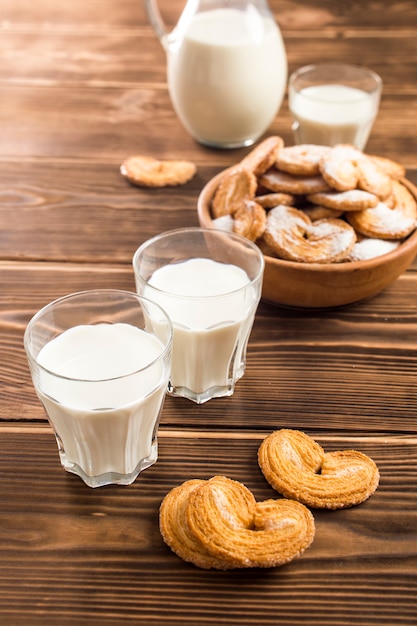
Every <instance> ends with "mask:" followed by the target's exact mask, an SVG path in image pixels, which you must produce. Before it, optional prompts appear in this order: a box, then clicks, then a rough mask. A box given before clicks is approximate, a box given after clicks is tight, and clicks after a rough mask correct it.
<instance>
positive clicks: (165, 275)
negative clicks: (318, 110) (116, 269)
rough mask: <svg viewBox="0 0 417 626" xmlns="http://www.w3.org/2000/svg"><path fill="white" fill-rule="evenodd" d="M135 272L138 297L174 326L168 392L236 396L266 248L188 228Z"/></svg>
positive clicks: (147, 253) (160, 242) (141, 254)
mask: <svg viewBox="0 0 417 626" xmlns="http://www.w3.org/2000/svg"><path fill="white" fill-rule="evenodd" d="M133 267H134V272H135V279H136V288H137V291H138V293H139V294H141V295H144V296H146V297H148V298H150V299H152V300H153V301H155V302H158V303H159V304H160V305H161V306H162V307H163V308H164V310H165V311H166V312H167V313H168V315H169V317H170V318H171V321H172V324H173V329H174V339H173V346H172V368H171V376H170V380H169V385H168V393H169V394H171V395H174V396H182V397H185V398H188V399H190V400H193V401H194V402H196V403H198V404H201V403H203V402H207V400H210V399H211V398H216V397H221V396H230V395H232V394H233V391H234V388H235V384H236V382H237V381H238V380H239V379H240V378H241V377H242V376H243V373H244V371H245V364H246V347H247V343H248V340H249V335H250V332H251V329H252V325H253V322H254V317H255V312H256V309H257V306H258V303H259V300H260V297H261V288H262V278H263V270H264V258H263V255H262V253H261V252H260V250H259V248H258V247H257V246H256V245H255V244H253V243H252V242H250V241H248V240H246V239H244V238H243V237H240V236H238V235H234V234H231V233H226V232H224V231H219V230H214V229H213V230H211V229H202V228H183V229H178V230H174V231H168V232H166V233H162V234H161V235H158V236H156V237H154V238H153V239H150V240H149V241H146V242H145V243H144V244H143V245H142V246H140V247H139V248H138V250H137V251H136V253H135V255H134V257H133Z"/></svg>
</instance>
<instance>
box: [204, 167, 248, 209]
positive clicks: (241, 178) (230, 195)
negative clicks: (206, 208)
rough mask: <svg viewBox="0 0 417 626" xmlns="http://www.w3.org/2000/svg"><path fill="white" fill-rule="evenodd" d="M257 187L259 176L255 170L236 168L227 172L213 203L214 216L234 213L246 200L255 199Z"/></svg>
mask: <svg viewBox="0 0 417 626" xmlns="http://www.w3.org/2000/svg"><path fill="white" fill-rule="evenodd" d="M257 187H258V182H257V178H256V176H255V174H254V173H253V172H249V171H247V170H236V171H232V172H229V173H228V174H226V175H225V177H224V178H223V179H222V180H221V181H220V184H219V186H218V187H217V189H216V192H215V194H214V197H213V200H212V203H211V210H212V213H213V217H214V218H217V217H222V215H232V214H233V213H234V212H235V211H237V210H238V209H240V208H241V207H242V204H243V203H244V202H245V201H246V200H253V198H254V197H255V193H256V189H257Z"/></svg>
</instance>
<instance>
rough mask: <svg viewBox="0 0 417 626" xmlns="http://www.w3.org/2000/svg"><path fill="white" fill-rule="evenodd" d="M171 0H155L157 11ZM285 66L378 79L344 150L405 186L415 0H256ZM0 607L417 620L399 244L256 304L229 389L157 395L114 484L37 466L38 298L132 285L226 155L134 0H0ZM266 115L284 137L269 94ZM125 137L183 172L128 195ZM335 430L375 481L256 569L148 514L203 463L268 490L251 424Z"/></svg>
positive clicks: (94, 617)
mask: <svg viewBox="0 0 417 626" xmlns="http://www.w3.org/2000/svg"><path fill="white" fill-rule="evenodd" d="M184 4H185V2H184V0H169V1H168V0H160V7H161V12H162V14H163V16H164V19H165V20H166V23H167V25H168V27H169V28H171V27H173V26H174V24H175V23H176V20H177V18H178V16H179V14H180V11H181V9H182V7H183V6H184ZM270 6H271V9H272V11H273V13H274V15H275V17H276V19H277V20H278V22H279V24H280V26H281V30H282V33H283V37H284V41H285V46H286V50H287V56H288V68H289V72H291V71H293V70H294V69H296V68H297V67H299V66H301V65H304V64H306V63H311V62H320V61H325V60H326V61H327V60H336V61H346V62H351V63H358V64H363V65H367V66H369V67H372V68H373V69H374V70H376V71H377V72H378V73H379V74H380V75H381V77H382V79H383V83H384V90H383V96H382V100H381V106H380V112H379V115H378V118H377V120H376V123H375V125H374V128H373V132H372V136H371V138H370V141H369V143H368V147H367V150H368V151H369V152H372V153H375V154H382V155H385V156H389V157H391V158H393V159H396V160H398V161H400V162H401V163H403V164H404V166H405V167H406V168H407V176H408V178H409V179H410V180H411V181H412V182H414V183H415V184H417V134H416V132H415V127H416V124H417V114H416V107H415V102H416V97H417V81H416V78H417V5H416V3H415V0H389V1H388V2H387V1H383V0H370V1H369V2H366V3H365V4H364V3H363V2H358V1H357V0H346V1H344V2H341V1H335V0H271V1H270ZM0 34H1V37H0V90H1V98H0V124H1V134H0V137H1V141H0V168H1V169H0V286H1V289H0V394H1V395H0V397H1V402H0V565H1V567H0V623H1V624H4V626H23V625H26V624H29V623H30V624H33V625H34V626H37V625H39V626H78V625H82V626H93V625H96V624H97V625H98V624H100V626H121V625H122V624H123V626H124V625H125V624H146V625H152V626H153V625H155V626H159V625H161V626H162V625H163V626H165V625H170V624H172V625H173V626H174V625H176V624H177V625H180V624H181V625H184V624H189V625H190V626H197V625H198V626H211V625H212V624H214V623H216V624H222V625H223V624H224V625H231V626H232V625H233V626H235V625H236V624H241V625H242V626H244V625H246V624H248V625H255V624H256V625H257V626H281V625H282V626H293V625H294V626H301V625H303V626H316V625H319V624H320V625H323V624H325V625H328V626H347V625H351V624H358V625H360V626H381V625H382V624H387V625H389V626H392V625H394V624H395V626H411V625H412V624H416V623H417V606H416V602H415V599H416V593H415V585H416V576H417V548H416V546H417V504H416V502H417V501H416V497H415V495H416V493H417V482H416V476H417V435H416V433H417V391H416V389H417V385H416V379H417V340H416V338H417V261H414V263H413V265H412V266H411V267H410V268H409V270H408V271H407V272H406V273H405V274H403V275H402V276H400V277H399V278H398V280H397V281H395V283H394V284H393V285H391V286H390V287H389V288H388V289H386V290H385V291H384V292H383V293H381V294H379V295H378V296H377V297H375V298H373V299H371V300H369V301H367V302H363V303H360V304H357V305H354V306H351V307H346V308H343V309H338V310H327V311H297V310H286V309H281V308H277V307H273V306H271V305H269V304H267V303H264V302H262V303H261V304H260V306H259V309H258V312H257V316H256V320H255V324H254V327H253V330H252V334H251V337H250V342H249V346H248V354H247V368H246V373H245V376H244V377H243V379H242V380H241V381H240V382H239V383H238V384H237V387H236V391H235V394H234V395H233V397H232V398H224V399H219V400H215V401H211V402H209V403H207V404H205V405H201V406H197V405H194V404H193V403H191V402H189V401H186V400H183V399H179V398H170V397H167V398H166V401H165V405H164V409H163V413H162V419H161V425H160V432H159V459H158V462H157V463H156V464H155V465H154V466H153V467H152V468H149V469H148V470H146V471H145V472H143V473H142V474H141V476H140V477H139V478H138V479H137V480H136V481H135V482H134V483H133V484H132V485H131V486H129V487H123V488H122V487H115V486H110V487H104V488H100V489H96V490H92V489H89V488H88V487H86V486H85V485H84V484H83V483H82V481H81V480H80V479H79V478H77V477H76V476H73V475H70V474H68V473H66V472H65V471H64V470H63V469H62V468H61V466H60V463H59V458H58V451H57V446H56V443H55V440H54V436H53V434H52V430H51V428H50V427H49V425H48V423H47V420H46V417H45V413H44V411H43V409H42V406H41V405H40V403H39V401H38V399H37V397H36V395H35V392H34V389H33V385H32V382H31V380H30V375H29V370H28V366H27V362H26V356H25V353H24V347H23V335H24V330H25V327H26V324H27V322H28V321H29V319H30V318H31V316H32V315H33V314H34V313H35V312H36V311H37V310H39V308H41V307H42V306H44V305H45V304H47V303H48V302H50V301H51V300H54V299H55V298H58V297H60V296H62V295H65V294H67V293H70V292H74V291H79V290H83V289H90V288H97V287H99V288H100V287H102V288H106V287H111V288H119V289H127V290H134V288H135V285H134V277H133V271H132V267H131V259H132V255H133V253H134V251H135V250H136V248H137V247H138V245H139V244H140V243H142V242H143V241H145V240H146V239H147V238H149V237H151V236H153V235H154V234H156V233H158V232H161V231H163V230H169V229H172V228H177V227H181V226H190V225H197V223H198V222H197V212H196V202H197V198H198V194H199V193H200V190H201V189H202V187H203V186H204V184H205V183H206V182H207V181H208V180H209V179H210V178H211V177H212V176H213V175H214V174H216V173H217V172H219V171H220V170H222V169H224V168H225V167H227V166H229V165H231V164H232V163H235V162H236V161H237V160H238V159H240V158H242V156H244V154H246V153H247V152H248V150H249V148H247V149H240V150H230V151H217V150H213V149H209V148H204V147H202V146H200V145H198V144H196V143H195V142H194V140H193V139H192V138H191V137H190V136H189V135H188V134H187V132H186V131H185V130H184V128H183V127H182V126H181V124H180V123H179V121H178V120H177V118H176V115H175V112H174V109H173V107H172V104H171V102H170V98H169V92H168V87H167V83H166V56H165V53H164V51H163V49H162V47H161V45H160V43H159V42H158V40H157V38H156V36H155V34H154V32H153V30H152V29H151V27H150V25H149V24H148V20H147V16H146V13H145V8H144V3H140V2H137V0H89V2H87V3H86V2H84V3H81V2H80V0H71V2H64V1H62V2H56V1H54V2H52V0H37V1H36V2H28V0H4V1H3V2H2V5H1V19H0ZM268 132H269V133H270V134H279V135H282V137H283V138H284V140H285V142H286V143H287V144H289V143H291V142H292V134H291V120H290V115H289V111H288V102H287V98H285V99H284V102H283V105H282V107H281V109H280V111H279V114H278V115H277V117H276V118H275V120H274V121H273V123H272V125H271V127H270V129H269V130H268ZM134 153H143V154H150V155H153V156H156V157H159V158H175V157H179V158H187V159H190V160H192V161H194V162H195V163H196V165H197V174H196V176H195V178H194V179H193V180H192V181H190V183H188V184H187V185H185V186H184V187H181V188H177V189H175V190H172V189H164V190H146V189H140V188H138V187H134V186H132V185H130V184H129V183H128V182H127V181H126V180H125V179H124V178H123V177H122V176H121V174H120V164H121V162H122V161H123V159H124V158H126V157H127V156H129V155H131V154H134ZM281 427H291V428H299V429H301V430H304V431H306V432H308V433H309V434H310V435H312V436H314V437H315V438H317V440H318V441H319V442H320V443H321V444H322V445H323V446H324V447H325V449H327V450H338V449H345V448H354V449H358V450H362V451H363V452H365V453H367V454H369V455H370V456H371V457H372V458H374V460H375V461H376V462H377V464H378V467H379V469H380V472H381V482H380V486H379V488H378V490H377V492H376V493H375V494H374V495H373V496H372V497H371V498H370V499H369V500H368V501H367V502H365V503H364V504H363V505H360V506H358V507H354V508H352V509H347V510H345V511H337V512H336V511H335V512H318V511H314V516H315V519H316V529H317V532H316V538H315V540H314V543H313V544H312V546H311V548H310V549H309V550H308V551H307V552H306V553H305V554H304V555H303V556H302V557H301V558H300V559H298V560H296V561H294V562H293V563H291V564H289V565H287V566H285V567H283V568H277V569H275V570H265V571H256V570H248V571H232V572H210V571H202V570H198V569H197V568H195V567H193V566H191V565H189V564H186V563H184V562H182V561H181V560H180V559H179V558H178V557H177V556H175V555H174V554H173V553H172V552H171V551H170V550H169V549H168V548H167V547H166V546H165V545H164V544H163V542H162V539H161V537H160V534H159V530H158V509H159V505H160V502H161V500H162V498H163V497H164V495H165V494H166V493H167V492H168V490H169V489H171V488H172V487H174V486H176V485H177V484H179V483H181V482H182V481H184V480H188V479H189V478H208V477H210V476H212V475H215V474H224V475H227V476H229V477H230V478H234V479H236V480H240V481H242V482H244V483H245V484H246V485H247V486H248V487H249V488H250V489H251V490H253V492H254V494H255V496H256V498H257V499H258V500H261V499H265V498H269V497H277V494H275V492H273V490H272V489H271V488H270V487H269V485H268V484H267V483H266V481H265V479H264V478H263V476H262V474H261V472H260V470H259V468H258V466H257V460H256V453H257V448H258V446H259V444H260V442H261V440H262V439H263V437H265V436H266V435H267V434H268V433H269V432H271V431H272V430H275V429H277V428H281Z"/></svg>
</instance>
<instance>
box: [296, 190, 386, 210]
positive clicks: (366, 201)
mask: <svg viewBox="0 0 417 626" xmlns="http://www.w3.org/2000/svg"><path fill="white" fill-rule="evenodd" d="M307 200H308V201H309V202H312V203H313V204H319V205H321V206H325V207H327V208H328V209H333V210H335V211H362V210H363V209H369V208H371V207H375V206H376V205H377V204H378V203H379V202H380V200H379V198H378V196H376V195H375V194H373V193H370V192H369V191H363V190H362V189H350V190H349V191H322V192H318V193H313V194H309V195H308V196H307Z"/></svg>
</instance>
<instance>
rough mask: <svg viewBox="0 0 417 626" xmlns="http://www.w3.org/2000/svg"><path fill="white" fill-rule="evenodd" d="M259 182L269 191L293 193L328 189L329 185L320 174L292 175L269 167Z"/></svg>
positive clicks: (316, 191)
mask: <svg viewBox="0 0 417 626" xmlns="http://www.w3.org/2000/svg"><path fill="white" fill-rule="evenodd" d="M259 184H260V185H261V186H262V187H265V189H268V190H269V191H276V192H280V193H291V194H294V195H306V194H314V193H318V192H320V191H329V189H330V188H329V185H328V184H327V183H326V181H325V180H324V178H323V176H322V175H321V174H317V175H315V176H294V175H293V174H288V173H287V172H282V171H280V170H277V168H276V167H271V168H270V169H269V170H268V171H267V172H265V174H263V175H262V176H261V177H260V178H259Z"/></svg>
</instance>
